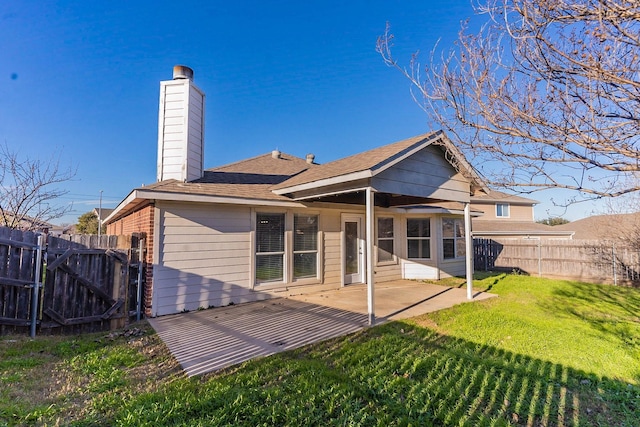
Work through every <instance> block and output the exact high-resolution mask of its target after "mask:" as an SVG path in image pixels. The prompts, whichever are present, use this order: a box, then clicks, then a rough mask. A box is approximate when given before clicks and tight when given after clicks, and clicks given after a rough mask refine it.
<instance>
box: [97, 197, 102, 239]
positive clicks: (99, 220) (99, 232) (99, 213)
mask: <svg viewBox="0 0 640 427" xmlns="http://www.w3.org/2000/svg"><path fill="white" fill-rule="evenodd" d="M101 234H102V190H100V204H99V205H98V239H100V235H101Z"/></svg>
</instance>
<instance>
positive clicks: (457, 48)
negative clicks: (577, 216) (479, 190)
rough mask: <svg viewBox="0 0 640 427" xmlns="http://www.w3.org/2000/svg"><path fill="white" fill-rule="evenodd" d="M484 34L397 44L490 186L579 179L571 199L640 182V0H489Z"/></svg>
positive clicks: (415, 84) (387, 43)
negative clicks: (425, 54)
mask: <svg viewBox="0 0 640 427" xmlns="http://www.w3.org/2000/svg"><path fill="white" fill-rule="evenodd" d="M482 1H485V2H484V3H482V4H478V5H476V6H475V9H476V12H477V13H478V14H480V15H481V16H485V17H487V21H486V23H485V24H484V25H483V26H482V27H481V29H480V30H479V31H478V32H476V33H470V32H469V31H468V28H469V25H468V23H467V24H465V25H463V27H462V29H461V31H460V33H459V35H458V39H457V41H456V43H455V45H454V48H453V49H451V50H449V51H445V52H442V51H438V50H437V46H436V47H435V48H434V49H433V50H432V51H431V55H430V57H429V60H428V63H427V65H426V66H423V65H421V64H420V63H419V58H418V54H417V53H416V54H414V55H413V56H412V58H411V59H410V60H408V65H407V66H406V67H405V66H403V65H400V64H399V63H398V62H397V61H396V59H395V58H394V56H393V55H392V40H393V35H391V34H390V32H389V26H387V30H386V32H385V34H384V35H383V36H381V37H380V38H379V39H378V43H377V50H378V52H379V53H380V54H381V55H382V57H383V59H384V61H385V62H386V64H387V65H389V66H392V67H395V68H397V69H398V70H400V71H401V72H402V73H403V74H404V75H405V76H406V77H407V78H408V79H409V80H410V82H411V87H412V94H413V96H414V99H415V100H416V102H418V103H419V105H420V106H421V107H422V108H423V109H424V110H425V111H426V112H427V113H428V116H429V117H430V119H431V122H432V124H434V125H437V126H438V127H441V128H442V129H444V130H445V131H447V132H448V133H449V136H450V138H451V139H452V140H453V142H454V143H455V144H456V145H457V146H458V147H460V148H461V149H462V150H463V152H465V154H466V155H468V156H469V157H470V159H473V163H474V164H476V165H477V166H478V168H479V170H480V172H481V173H482V174H483V175H484V176H485V177H486V178H487V181H488V183H489V184H490V185H492V186H496V187H503V188H510V189H514V190H517V191H520V192H525V193H530V192H533V191H536V190H542V189H548V188H562V189H567V190H573V191H574V192H573V194H574V196H573V197H571V198H570V200H567V201H566V203H572V202H575V201H579V200H588V199H594V198H603V197H615V196H621V195H626V194H631V193H636V192H638V191H640V3H639V2H638V1H637V0H554V1H547V0H482Z"/></svg>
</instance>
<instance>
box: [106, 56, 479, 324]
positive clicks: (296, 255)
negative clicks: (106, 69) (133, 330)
mask: <svg viewBox="0 0 640 427" xmlns="http://www.w3.org/2000/svg"><path fill="white" fill-rule="evenodd" d="M204 99H205V96H204V94H203V93H202V91H201V90H200V89H198V88H197V87H196V86H195V84H194V82H193V71H192V70H191V69H189V68H188V67H183V66H176V67H174V79H173V80H169V81H164V82H161V83H160V111H159V132H158V134H159V136H158V176H157V178H158V181H157V182H156V183H154V184H151V185H148V186H143V187H139V188H135V189H134V190H132V191H131V193H130V194H129V195H128V196H127V197H126V198H125V199H124V200H123V201H122V202H121V203H120V204H119V205H118V206H117V207H116V208H115V209H114V211H113V212H111V214H110V215H109V216H108V217H107V218H106V219H105V223H106V224H107V233H109V234H129V233H141V234H143V235H144V236H146V252H147V255H146V260H147V262H148V265H149V266H150V268H148V269H147V277H146V288H145V297H146V303H145V305H146V314H147V315H150V316H160V315H165V314H171V313H177V312H181V311H184V310H194V309H198V308H201V307H204V308H207V307H212V306H223V305H228V304H232V303H233V304H237V303H242V302H249V301H258V300H263V299H267V298H271V297H273V296H285V295H290V294H295V293H303V292H307V291H309V290H320V289H335V288H339V287H342V286H348V285H349V284H353V283H366V284H367V285H368V286H367V298H368V305H369V319H370V322H373V319H374V316H375V314H374V312H373V307H374V282H384V281H390V280H396V279H401V278H410V279H427V278H428V279H439V278H443V277H449V276H460V275H466V276H467V294H468V297H469V298H471V268H472V262H470V260H469V259H470V257H471V255H472V254H471V253H472V250H471V249H470V248H471V243H472V242H471V234H470V221H471V210H470V207H469V202H470V196H471V194H474V193H476V192H478V191H484V190H486V188H485V186H484V184H483V182H482V180H481V179H480V178H479V176H478V175H477V174H476V172H475V171H474V169H473V168H472V167H471V166H470V165H469V163H468V162H467V161H466V160H465V158H464V156H463V155H462V154H461V153H460V152H459V151H458V150H457V148H456V147H455V146H453V144H452V143H451V142H450V141H449V139H448V138H447V137H446V135H445V134H444V133H443V132H441V131H439V132H432V133H428V134H425V135H420V136H416V137H413V138H409V139H405V140H402V141H399V142H396V143H393V144H389V145H386V146H383V147H379V148H376V149H373V150H369V151H366V152H362V153H359V154H355V155H353V156H350V157H347V158H343V159H339V160H335V161H332V162H328V163H325V164H318V163H317V162H316V161H315V157H314V156H313V155H307V156H306V158H299V157H296V156H292V155H290V154H287V153H283V152H280V151H278V150H274V151H272V152H269V153H266V154H264V155H260V156H257V157H253V158H250V159H246V160H241V161H238V162H236V163H232V164H229V165H224V166H219V167H216V168H213V169H207V170H204V169H203V153H204V143H203V141H204V137H203V135H204Z"/></svg>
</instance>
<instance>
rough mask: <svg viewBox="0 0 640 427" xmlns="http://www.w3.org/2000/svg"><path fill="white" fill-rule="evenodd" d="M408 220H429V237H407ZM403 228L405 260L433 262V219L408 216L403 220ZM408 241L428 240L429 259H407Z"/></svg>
mask: <svg viewBox="0 0 640 427" xmlns="http://www.w3.org/2000/svg"><path fill="white" fill-rule="evenodd" d="M410 219H428V220H429V237H409V236H408V234H409V229H408V228H407V221H408V220H410ZM404 222H405V227H404V231H405V232H404V237H405V243H406V244H405V250H406V254H407V260H409V261H416V262H419V261H431V260H433V239H434V237H435V236H434V235H433V234H434V233H433V231H434V229H433V223H434V221H433V217H430V216H429V217H424V216H408V217H406V218H405V221H404ZM409 240H429V258H409Z"/></svg>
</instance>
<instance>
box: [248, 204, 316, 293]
mask: <svg viewBox="0 0 640 427" xmlns="http://www.w3.org/2000/svg"><path fill="white" fill-rule="evenodd" d="M263 213H264V214H284V234H285V239H284V264H283V280H282V281H278V282H275V281H274V282H259V281H258V280H257V279H256V249H257V242H256V221H257V216H258V214H263ZM294 214H300V215H317V216H318V238H317V252H316V253H317V256H316V263H317V265H316V277H305V278H300V279H294V277H293V216H294ZM249 239H250V245H249V247H250V249H249V250H250V251H251V252H250V260H251V262H250V267H249V270H250V271H249V274H250V276H249V280H250V281H251V289H252V290H255V291H264V290H269V289H282V288H283V287H289V286H298V285H310V284H318V283H321V282H322V277H323V275H324V271H323V266H324V258H323V251H322V244H323V241H324V233H323V232H322V215H321V214H320V211H318V210H315V209H314V210H309V211H306V210H298V209H282V208H280V209H279V208H272V207H264V206H262V207H260V208H251V231H250V233H249ZM265 254H266V253H265Z"/></svg>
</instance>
